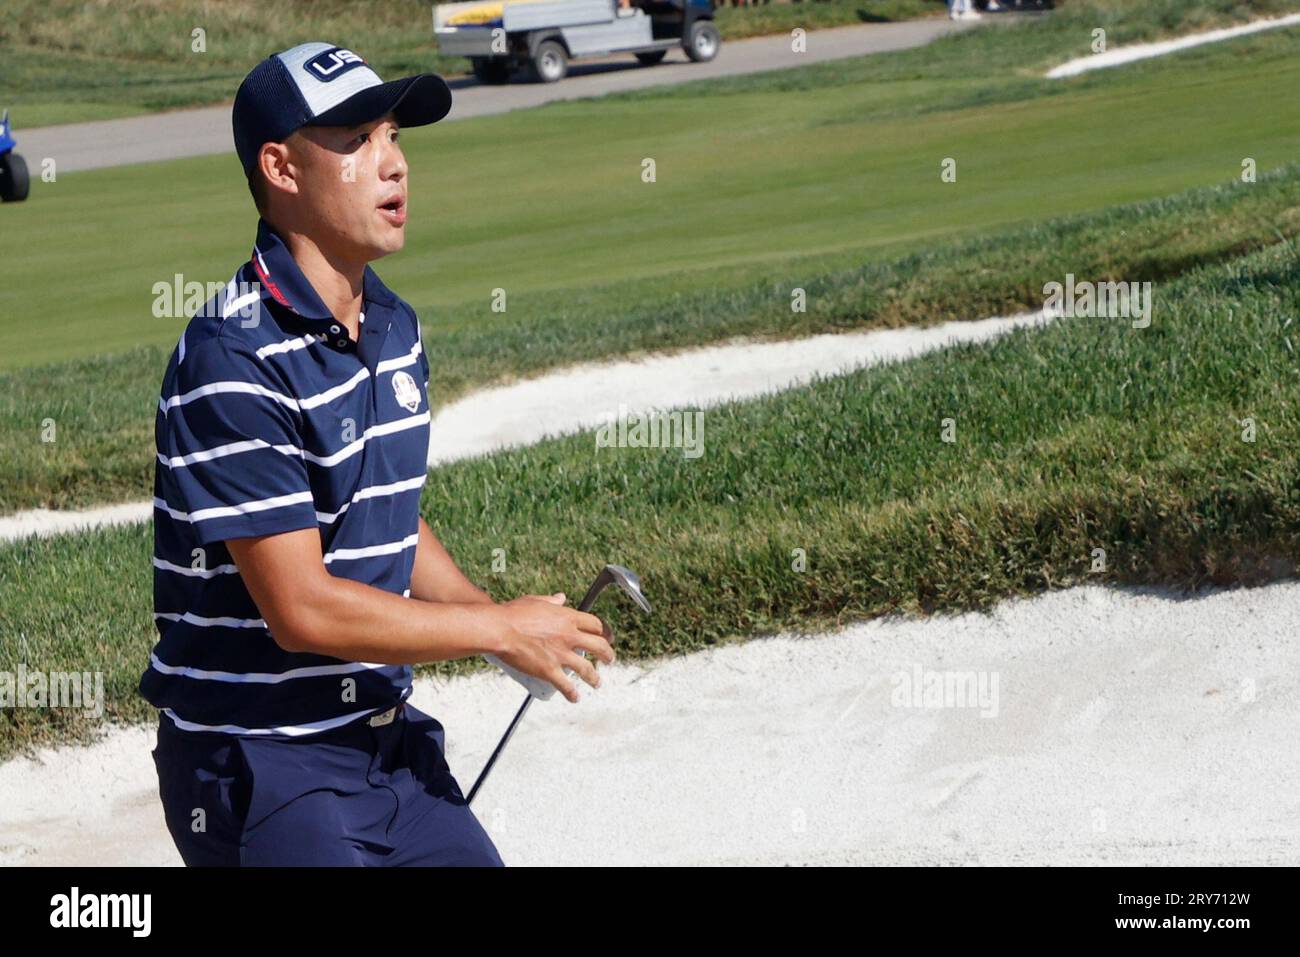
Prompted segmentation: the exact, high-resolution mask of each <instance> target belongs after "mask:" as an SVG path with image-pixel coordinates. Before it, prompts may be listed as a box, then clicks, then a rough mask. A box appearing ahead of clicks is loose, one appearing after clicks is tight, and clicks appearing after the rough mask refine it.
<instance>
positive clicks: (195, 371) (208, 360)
mask: <svg viewBox="0 0 1300 957" xmlns="http://www.w3.org/2000/svg"><path fill="white" fill-rule="evenodd" d="M300 423H301V412H300V411H299V408H298V400H297V397H296V396H295V395H294V394H293V392H292V390H290V389H289V388H288V387H287V385H286V383H284V382H283V381H281V379H280V376H279V375H278V374H277V373H276V371H275V369H274V367H273V366H272V365H271V363H270V362H269V360H267V359H262V358H260V357H258V356H257V355H256V353H253V352H251V351H249V350H248V349H246V348H245V347H243V346H241V345H238V344H234V343H231V342H229V341H227V340H224V339H222V338H220V337H217V338H214V339H211V340H208V341H207V342H204V343H202V344H201V345H199V346H197V347H196V348H194V349H191V350H190V352H189V353H188V354H187V355H185V356H184V358H183V360H182V361H181V362H179V363H178V364H177V366H176V368H175V370H174V374H173V375H172V376H169V377H168V381H166V382H165V383H164V388H163V393H162V396H161V397H160V399H159V427H158V433H157V435H158V438H157V451H158V466H157V467H158V475H159V482H158V488H159V491H160V493H161V495H162V498H163V501H162V502H161V503H158V502H155V506H156V507H159V508H163V509H164V510H165V511H166V512H167V513H168V514H169V515H171V516H172V518H174V519H177V520H180V521H186V522H189V524H190V527H191V528H192V530H193V531H194V534H195V537H196V538H197V539H198V541H199V543H200V544H202V545H208V544H211V543H213V542H217V541H222V540H224V539H228V538H246V537H248V536H252V535H274V534H277V533H280V532H287V531H293V530H295V529H301V528H317V527H318V524H317V519H316V507H315V503H314V500H313V496H312V489H311V483H310V481H309V479H308V473H307V465H306V462H305V460H304V458H303V455H302V439H301V427H300Z"/></svg>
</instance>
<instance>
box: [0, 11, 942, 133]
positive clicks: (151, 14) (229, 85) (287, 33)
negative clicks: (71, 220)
mask: <svg viewBox="0 0 1300 957" xmlns="http://www.w3.org/2000/svg"><path fill="white" fill-rule="evenodd" d="M430 11H431V5H430V4H429V3H425V2H415V0H347V2H344V0H279V2H277V3H274V4H266V3H254V2H251V0H222V2H220V3H216V2H205V0H155V2H146V3H84V2H80V0H10V2H9V3H8V4H6V11H5V16H4V18H3V20H0V71H3V85H2V86H0V89H3V91H4V102H3V103H0V107H3V106H6V105H7V106H9V107H10V108H11V109H12V110H13V112H14V121H15V126H16V128H17V129H18V130H19V131H20V132H21V130H23V129H30V128H32V127H36V126H46V125H49V124H51V123H74V122H78V121H82V120H100V119H108V118H111V117H119V116H135V115H139V114H144V113H152V112H157V111H159V110H170V109H179V108H183V107H193V106H204V105H210V104H216V103H226V102H229V101H231V100H232V99H234V95H235V90H236V89H238V87H239V82H240V80H241V79H243V77H244V74H245V73H247V72H248V71H249V70H250V69H251V68H252V67H253V65H254V64H255V63H257V61H258V60H260V59H262V58H263V57H265V56H267V55H269V54H271V53H273V52H275V51H276V50H283V49H285V48H287V47H290V46H293V45H295V44H297V43H303V42H305V41H307V40H318V39H319V40H332V41H334V42H338V43H342V44H343V45H345V46H350V47H352V48H353V49H355V50H357V51H358V52H360V53H361V54H362V56H364V57H366V59H367V60H368V61H369V62H370V63H371V64H372V65H374V67H375V68H376V70H378V72H379V74H380V75H381V76H385V77H396V76H399V75H407V74H410V73H417V72H428V71H433V72H436V73H441V74H443V75H445V76H454V75H458V74H463V73H467V72H468V71H469V61H468V60H467V59H465V58H464V57H453V56H443V55H441V54H439V53H438V52H437V49H436V43H435V42H434V38H433V20H432V14H431V12H430ZM943 12H944V3H943V0H824V2H818V3H802V4H778V5H775V6H768V7H759V8H752V9H739V8H726V9H723V10H719V11H718V13H717V22H718V27H719V29H720V30H721V31H722V35H723V37H724V41H725V40H736V39H740V38H743V37H749V36H759V35H763V34H770V33H786V32H788V31H789V30H790V29H791V28H793V27H795V26H803V27H804V28H805V29H821V28H824V27H835V26H843V25H845V24H852V23H862V22H870V21H884V20H901V19H908V18H915V17H924V16H935V15H941V14H942V13H943ZM196 28H201V29H203V30H204V31H205V33H206V36H205V37H204V41H205V46H206V48H205V49H203V50H202V51H196V50H195V49H193V47H194V38H193V34H192V31H194V30H195V29H196ZM629 60H630V57H629Z"/></svg>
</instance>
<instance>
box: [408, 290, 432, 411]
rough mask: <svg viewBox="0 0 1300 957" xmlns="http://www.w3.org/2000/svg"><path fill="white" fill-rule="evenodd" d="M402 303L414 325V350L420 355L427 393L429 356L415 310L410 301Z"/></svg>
mask: <svg viewBox="0 0 1300 957" xmlns="http://www.w3.org/2000/svg"><path fill="white" fill-rule="evenodd" d="M402 305H403V306H405V308H406V314H407V315H408V316H410V317H411V325H412V326H414V327H415V346H416V352H417V354H418V355H419V357H420V371H421V372H422V373H423V374H424V391H425V394H426V395H427V394H428V391H429V357H428V356H426V355H425V354H424V339H423V337H422V336H421V335H420V319H419V317H418V316H416V314H415V310H414V309H412V308H411V305H410V303H407V302H403V303H402Z"/></svg>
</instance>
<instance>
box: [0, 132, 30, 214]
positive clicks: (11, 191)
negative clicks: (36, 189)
mask: <svg viewBox="0 0 1300 957" xmlns="http://www.w3.org/2000/svg"><path fill="white" fill-rule="evenodd" d="M28 186H29V183H28V180H27V163H26V162H25V161H24V160H23V158H22V157H21V156H19V155H18V154H17V153H15V152H14V138H13V136H12V135H11V134H10V132H9V111H8V110H5V111H4V114H3V115H0V202H5V203H16V202H19V201H21V200H24V199H26V198H27V189H28Z"/></svg>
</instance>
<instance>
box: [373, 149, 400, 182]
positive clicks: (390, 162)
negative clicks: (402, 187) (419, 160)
mask: <svg viewBox="0 0 1300 957" xmlns="http://www.w3.org/2000/svg"><path fill="white" fill-rule="evenodd" d="M381 163H382V165H381V166H380V170H379V172H380V175H381V176H382V177H383V178H384V179H395V180H400V179H404V178H405V177H406V156H405V154H403V153H402V147H401V146H399V145H398V144H396V143H393V142H391V141H390V142H389V144H388V148H387V149H386V150H385V151H384V157H383V160H382V161H381Z"/></svg>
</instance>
